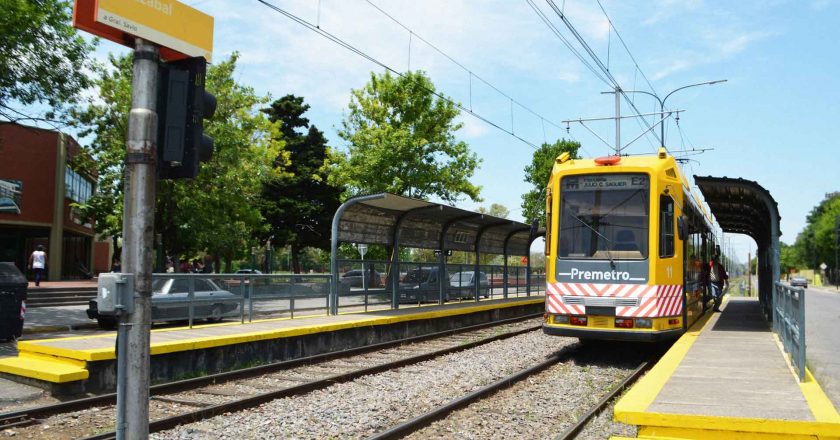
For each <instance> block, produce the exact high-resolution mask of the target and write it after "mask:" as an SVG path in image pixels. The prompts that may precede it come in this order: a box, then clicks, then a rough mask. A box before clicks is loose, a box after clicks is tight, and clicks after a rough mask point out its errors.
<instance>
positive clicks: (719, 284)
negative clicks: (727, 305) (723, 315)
mask: <svg viewBox="0 0 840 440" xmlns="http://www.w3.org/2000/svg"><path fill="white" fill-rule="evenodd" d="M708 281H709V291H710V292H711V293H712V298H714V300H715V307H714V311H716V312H719V311H720V302H721V300H722V299H723V293H724V291H725V290H726V289H727V288H728V287H729V274H727V273H726V268H724V267H723V264H721V263H720V251H719V250H715V251H714V252H713V253H712V260H711V261H709V271H708Z"/></svg>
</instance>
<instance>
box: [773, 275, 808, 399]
mask: <svg viewBox="0 0 840 440" xmlns="http://www.w3.org/2000/svg"><path fill="white" fill-rule="evenodd" d="M773 331H774V332H776V334H777V335H779V338H780V339H781V340H782V344H783V345H784V348H785V352H787V353H788V354H789V355H790V359H791V362H792V363H793V365H794V367H795V368H796V369H797V372H798V373H799V381H800V382H803V381H805V289H803V288H801V287H790V286H787V285H784V284H782V283H780V282H778V281H777V282H776V284H775V289H773Z"/></svg>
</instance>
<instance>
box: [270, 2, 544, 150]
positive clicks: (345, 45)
mask: <svg viewBox="0 0 840 440" xmlns="http://www.w3.org/2000/svg"><path fill="white" fill-rule="evenodd" d="M256 1H257V2H259V3H261V4H263V5H265V6H266V7H268V8H269V9H272V10H273V11H275V12H277V13H279V14H281V15H283V16H285V17H286V18H288V19H290V20H292V21H294V22H295V23H298V24H300V25H301V26H303V27H305V28H307V29H309V30H311V31H312V32H315V33H317V34H319V35H321V36H322V37H324V38H326V39H328V40H330V41H332V42H333V43H335V44H337V45H339V46H341V47H343V48H345V49H347V50H349V51H350V52H353V53H355V54H356V55H358V56H360V57H362V58H364V59H366V60H368V61H370V62H371V63H373V64H376V65H377V66H379V67H381V68H383V69H385V70H387V71H389V72H391V73H393V74H395V75H398V76H400V77H402V78H405V77H406V74H405V73H404V72H400V71H398V70H397V69H395V68H393V67H391V66H389V65H387V64H385V63H384V62H382V61H379V60H378V59H376V58H374V57H373V56H371V55H369V54H367V53H366V52H364V51H362V50H361V49H358V48H356V47H355V46H353V45H351V44H350V43H348V42H346V41H344V40H342V39H341V38H339V37H337V36H335V35H333V34H332V33H330V32H327V31H325V30H324V29H321V28H320V27H318V26H316V25H314V24H312V23H310V22H309V21H307V20H305V19H303V18H301V17H299V16H297V15H295V14H292V13H291V12H289V11H286V10H285V9H283V8H281V7H279V6H276V5H273V4H271V3H269V2H268V1H266V0H256ZM415 36H417V35H416V34H415ZM424 89H425V90H426V91H427V92H429V93H432V94H433V95H435V96H437V97H438V98H440V99H442V100H444V101H446V102H448V103H450V104H452V105H453V106H455V107H457V108H458V109H459V110H461V111H463V112H465V113H468V114H470V115H472V116H473V117H475V118H476V119H478V120H480V121H483V122H484V123H486V124H488V125H490V126H492V127H494V128H496V129H498V130H499V131H502V132H504V133H506V134H508V135H509V136H511V137H513V138H515V139H517V140H519V141H520V142H522V143H524V144H526V145H528V146H529V147H531V148H533V149H535V150H536V149H537V148H539V147H538V146H537V145H536V144H534V143H533V142H531V141H529V140H527V139H525V138H523V137H522V136H519V135H517V134H516V133H514V132H513V131H511V130H508V129H506V128H504V127H502V126H501V125H499V124H497V123H495V122H493V121H491V120H490V119H487V118H486V117H485V116H482V115H481V114H479V113H476V112H475V111H473V110H472V109H470V108H467V107H465V106H464V105H462V104H461V103H459V102H457V101H455V100H453V99H451V98H449V97H448V96H446V95H444V94H442V93H441V92H439V91H437V90H435V89H431V88H428V87H424ZM548 122H549V123H551V122H550V121H548Z"/></svg>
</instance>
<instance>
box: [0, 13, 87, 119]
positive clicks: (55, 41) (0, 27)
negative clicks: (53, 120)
mask: <svg viewBox="0 0 840 440" xmlns="http://www.w3.org/2000/svg"><path fill="white" fill-rule="evenodd" d="M2 5H3V6H2V13H0V107H6V108H8V105H9V101H17V102H19V103H21V104H24V105H29V104H34V103H46V104H48V105H49V106H50V107H52V108H57V107H61V106H63V105H65V104H67V103H70V102H74V101H75V100H76V99H77V97H78V94H79V92H80V91H81V90H83V89H85V88H86V87H88V86H89V85H90V79H89V78H88V77H87V76H86V75H84V74H83V73H82V72H84V70H85V69H86V68H89V67H91V65H92V63H91V62H90V61H89V59H88V55H89V54H90V52H91V51H93V48H94V46H95V44H92V43H86V42H85V40H84V39H83V38H82V37H81V36H80V35H79V34H78V33H77V32H76V30H75V29H74V28H73V26H72V25H71V21H70V19H71V13H72V4H71V2H70V1H68V0H4V1H3V2H2Z"/></svg>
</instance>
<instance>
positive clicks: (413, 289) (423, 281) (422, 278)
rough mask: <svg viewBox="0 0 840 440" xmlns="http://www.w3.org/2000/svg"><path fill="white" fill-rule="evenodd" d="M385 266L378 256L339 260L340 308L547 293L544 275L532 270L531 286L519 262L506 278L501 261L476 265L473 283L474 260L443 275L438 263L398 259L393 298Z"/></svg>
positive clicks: (387, 269)
mask: <svg viewBox="0 0 840 440" xmlns="http://www.w3.org/2000/svg"><path fill="white" fill-rule="evenodd" d="M389 268H390V262H388V261H382V260H339V261H338V280H339V282H338V288H339V294H338V297H339V302H338V304H339V307H340V308H345V309H346V308H348V307H362V306H363V307H364V310H365V311H367V310H376V309H390V308H391V307H392V305H393V304H396V306H397V307H399V306H400V305H412V304H413V305H417V306H422V305H435V304H439V303H440V302H441V301H443V302H464V301H483V300H491V299H501V298H510V297H521V296H530V295H542V294H544V293H545V275H544V274H536V273H534V271H533V269H532V273H531V284H530V288H529V286H528V282H527V279H528V277H527V268H526V267H523V266H509V267H508V274H507V282H506V280H505V270H504V266H503V265H479V283H478V286H477V287H476V283H475V282H474V281H473V278H474V277H475V265H474V264H447V265H446V267H445V271H444V274H443V279H442V280H441V277H439V276H438V272H439V271H440V268H439V266H438V263H436V262H425V263H416V262H400V263H399V275H397V276H398V277H399V278H398V280H397V281H396V297H395V298H396V299H395V301H394V302H393V303H392V300H393V299H394V297H393V296H392V292H393V291H394V283H395V281H394V280H393V279H392V278H391V277H389V276H388V273H389ZM395 272H396V271H395ZM363 274H364V275H363ZM476 292H477V293H478V294H477V295H476Z"/></svg>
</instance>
